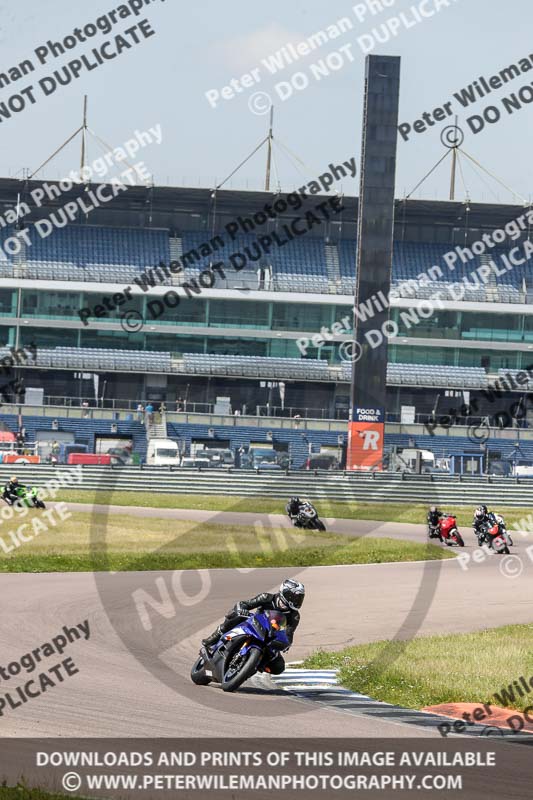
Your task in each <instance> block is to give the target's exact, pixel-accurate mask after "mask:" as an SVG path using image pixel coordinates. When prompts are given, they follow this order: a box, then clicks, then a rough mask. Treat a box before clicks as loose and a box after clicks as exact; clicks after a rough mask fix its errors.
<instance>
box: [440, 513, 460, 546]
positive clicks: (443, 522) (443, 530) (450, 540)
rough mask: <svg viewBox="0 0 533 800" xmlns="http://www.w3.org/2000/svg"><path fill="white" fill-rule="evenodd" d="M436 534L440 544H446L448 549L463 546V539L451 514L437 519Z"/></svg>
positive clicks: (455, 519)
mask: <svg viewBox="0 0 533 800" xmlns="http://www.w3.org/2000/svg"><path fill="white" fill-rule="evenodd" d="M438 534H439V539H440V540H441V542H443V543H444V542H446V544H447V545H448V547H452V545H454V544H456V545H458V546H459V547H464V546H465V543H464V541H463V537H462V536H461V534H460V533H459V530H458V528H457V518H456V517H454V516H453V515H452V514H445V515H444V516H443V517H441V518H440V519H439V526H438Z"/></svg>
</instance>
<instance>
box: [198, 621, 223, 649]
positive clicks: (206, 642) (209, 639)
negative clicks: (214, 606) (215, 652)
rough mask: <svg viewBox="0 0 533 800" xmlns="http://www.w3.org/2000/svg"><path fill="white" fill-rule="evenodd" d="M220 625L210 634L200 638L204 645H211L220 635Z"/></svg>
mask: <svg viewBox="0 0 533 800" xmlns="http://www.w3.org/2000/svg"><path fill="white" fill-rule="evenodd" d="M222 633H223V631H222V626H221V625H219V626H218V628H216V629H215V630H214V631H213V633H212V634H211V635H210V636H207V637H206V638H205V639H202V644H203V646H204V647H213V646H214V645H215V644H216V643H217V642H218V640H219V639H220V637H221V636H222Z"/></svg>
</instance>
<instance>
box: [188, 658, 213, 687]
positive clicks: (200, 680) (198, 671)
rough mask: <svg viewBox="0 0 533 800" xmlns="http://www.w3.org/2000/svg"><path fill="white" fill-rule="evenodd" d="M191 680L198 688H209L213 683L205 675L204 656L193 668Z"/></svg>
mask: <svg viewBox="0 0 533 800" xmlns="http://www.w3.org/2000/svg"><path fill="white" fill-rule="evenodd" d="M191 680H192V682H193V683H195V684H196V685H197V686H207V684H208V683H211V678H209V677H208V676H207V675H206V674H205V661H204V660H203V658H202V656H199V657H198V658H197V659H196V661H195V662H194V664H193V666H192V669H191Z"/></svg>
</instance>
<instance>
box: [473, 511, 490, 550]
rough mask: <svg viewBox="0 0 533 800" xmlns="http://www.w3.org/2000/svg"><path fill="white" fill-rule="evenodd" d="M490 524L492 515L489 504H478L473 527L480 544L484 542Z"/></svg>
mask: <svg viewBox="0 0 533 800" xmlns="http://www.w3.org/2000/svg"><path fill="white" fill-rule="evenodd" d="M489 525H490V515H489V510H488V508H487V506H478V507H477V508H476V510H475V511H474V520H473V523H472V528H473V529H474V533H475V534H476V536H477V537H478V542H479V544H482V543H483V542H484V541H485V539H486V538H487V537H486V530H487V527H488V526H489Z"/></svg>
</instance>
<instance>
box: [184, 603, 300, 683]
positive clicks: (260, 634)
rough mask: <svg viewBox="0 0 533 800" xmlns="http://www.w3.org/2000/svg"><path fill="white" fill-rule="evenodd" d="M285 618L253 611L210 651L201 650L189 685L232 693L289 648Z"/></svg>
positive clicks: (276, 613) (283, 615) (269, 612)
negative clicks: (214, 684) (215, 686)
mask: <svg viewBox="0 0 533 800" xmlns="http://www.w3.org/2000/svg"><path fill="white" fill-rule="evenodd" d="M286 628H287V618H286V617H285V614H282V613H281V612H280V611H257V612H256V613H255V614H250V616H249V617H248V618H247V619H245V620H244V622H241V623H240V624H239V625H237V626H236V627H235V628H233V629H232V630H230V631H228V632H227V633H224V634H223V635H222V637H221V638H220V639H219V641H218V642H217V643H216V645H214V647H209V648H207V647H202V648H201V650H200V655H199V657H198V658H197V660H196V662H195V663H194V666H193V668H192V670H191V679H192V681H193V683H196V684H198V685H199V686H206V685H207V684H208V683H211V681H216V682H217V683H220V685H221V686H222V689H223V691H224V692H234V691H235V690H236V689H238V688H239V686H241V685H242V684H243V683H244V682H245V681H247V680H248V678H251V677H252V675H255V673H256V672H263V671H264V670H265V668H266V669H267V670H268V662H269V661H270V660H271V659H272V658H274V657H275V656H276V655H278V653H279V652H280V651H281V650H286V649H287V648H288V647H289V640H288V638H287V632H286Z"/></svg>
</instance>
